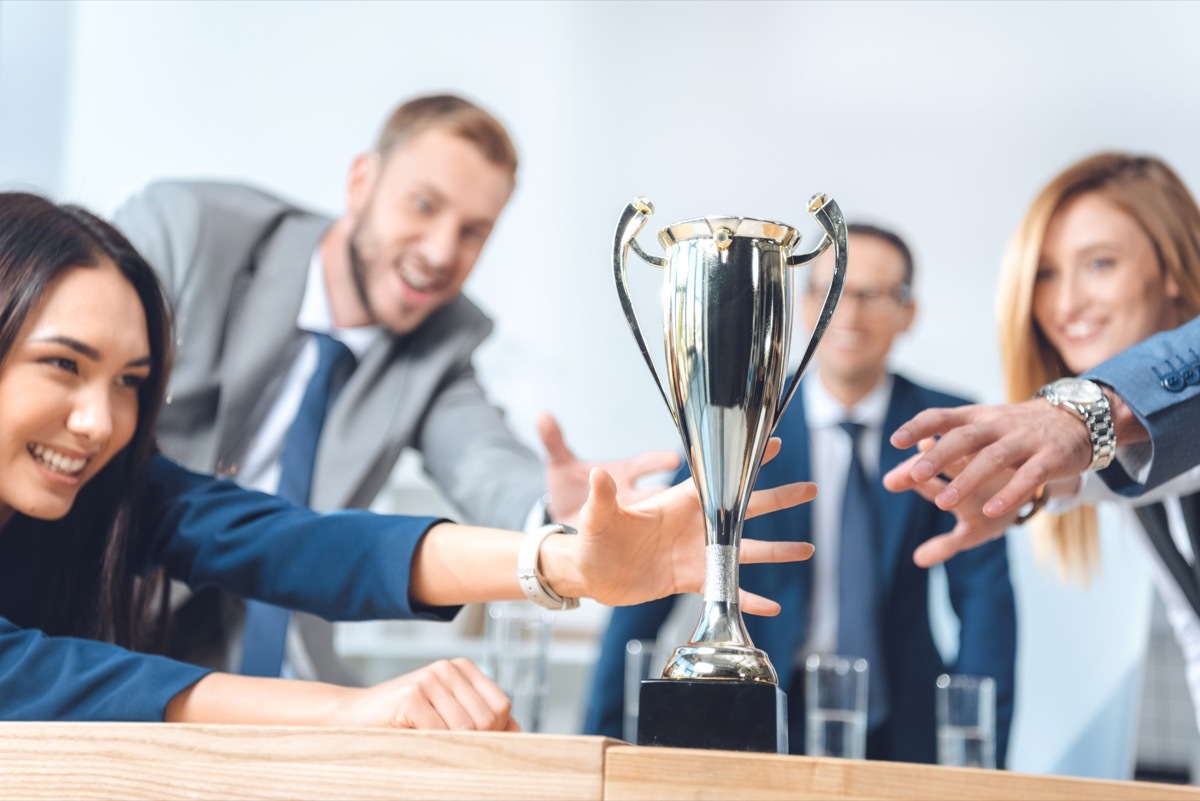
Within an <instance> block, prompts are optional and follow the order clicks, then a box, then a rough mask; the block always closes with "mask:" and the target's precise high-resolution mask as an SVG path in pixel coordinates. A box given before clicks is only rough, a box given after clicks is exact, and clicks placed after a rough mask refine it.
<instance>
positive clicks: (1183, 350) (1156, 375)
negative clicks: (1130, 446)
mask: <svg viewBox="0 0 1200 801" xmlns="http://www.w3.org/2000/svg"><path fill="white" fill-rule="evenodd" d="M1083 377H1084V378H1091V379H1094V380H1096V381H1100V382H1102V383H1105V384H1108V385H1109V386H1110V387H1112V388H1113V389H1114V390H1116V392H1117V394H1118V395H1120V396H1121V399H1122V400H1124V401H1125V403H1126V404H1128V406H1129V408H1130V409H1132V410H1133V413H1134V414H1135V415H1136V416H1137V418H1138V419H1139V420H1141V421H1142V425H1144V426H1145V427H1146V430H1147V431H1148V432H1150V444H1151V446H1152V448H1153V459H1152V461H1151V463H1150V473H1149V475H1147V476H1146V479H1145V482H1144V483H1138V482H1137V481H1136V480H1135V479H1134V478H1132V477H1131V476H1129V475H1128V474H1127V473H1126V472H1125V470H1124V469H1123V468H1122V467H1121V465H1120V464H1119V463H1118V462H1113V463H1112V465H1111V466H1109V467H1108V468H1107V469H1105V470H1102V471H1100V477H1101V478H1102V479H1104V481H1105V482H1106V483H1107V484H1108V485H1109V486H1110V487H1111V488H1112V489H1113V490H1115V491H1117V492H1119V493H1121V494H1122V495H1139V494H1141V493H1143V492H1145V491H1146V490H1150V489H1154V488H1155V487H1157V486H1158V485H1159V484H1161V483H1163V482H1164V481H1167V480H1168V479H1171V478H1174V477H1175V476H1177V475H1179V474H1180V473H1182V472H1184V471H1185V470H1188V469H1190V468H1192V467H1194V466H1195V465H1196V464H1198V463H1200V438H1197V437H1196V434H1195V432H1196V431H1198V430H1200V317H1197V318H1195V319H1193V320H1191V321H1190V322H1187V323H1184V324H1183V325H1181V326H1179V327H1178V328H1176V329H1174V330H1173V331H1164V332H1162V333H1160V334H1155V335H1154V336H1152V337H1150V338H1149V339H1145V340H1143V341H1141V342H1139V343H1138V344H1137V345H1134V346H1133V347H1132V348H1130V349H1128V350H1126V351H1124V352H1123V353H1119V354H1117V355H1116V356H1114V357H1112V358H1111V359H1109V360H1108V361H1106V362H1104V363H1102V364H1100V365H1098V366H1096V367H1095V368H1094V369H1092V370H1089V371H1088V372H1086V373H1084V374H1083ZM1117 444H1118V445H1120V443H1119V442H1118V443H1117Z"/></svg>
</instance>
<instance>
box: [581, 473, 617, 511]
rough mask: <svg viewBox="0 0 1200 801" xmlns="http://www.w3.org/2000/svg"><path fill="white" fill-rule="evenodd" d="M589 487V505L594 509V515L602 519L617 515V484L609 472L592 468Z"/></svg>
mask: <svg viewBox="0 0 1200 801" xmlns="http://www.w3.org/2000/svg"><path fill="white" fill-rule="evenodd" d="M588 485H589V492H588V505H589V506H591V507H592V514H593V515H595V516H599V517H601V518H607V517H610V516H612V515H615V514H616V513H617V510H618V508H619V507H618V505H617V482H616V481H614V480H613V477H612V476H611V475H609V473H608V471H607V470H605V469H604V468H602V467H594V468H592V472H591V473H590V474H589V475H588Z"/></svg>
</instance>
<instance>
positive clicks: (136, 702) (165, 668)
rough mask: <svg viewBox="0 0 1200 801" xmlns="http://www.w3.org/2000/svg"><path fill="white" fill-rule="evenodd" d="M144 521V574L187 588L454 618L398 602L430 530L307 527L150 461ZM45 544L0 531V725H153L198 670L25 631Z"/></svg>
mask: <svg viewBox="0 0 1200 801" xmlns="http://www.w3.org/2000/svg"><path fill="white" fill-rule="evenodd" d="M143 511H144V514H143V517H142V520H141V524H142V525H143V526H147V527H148V532H149V533H150V536H151V541H152V542H153V551H152V562H153V564H154V565H161V566H162V567H164V568H165V569H166V571H167V574H168V575H170V576H171V577H172V578H176V579H179V580H181V581H184V582H186V583H188V584H189V585H191V586H192V587H193V588H196V589H198V588H202V587H206V586H219V587H222V588H224V589H227V590H229V591H231V592H233V593H236V594H238V595H243V596H248V597H251V598H259V599H262V600H265V601H270V602H273V603H277V604H279V605H281V606H287V607H291V608H294V609H302V610H304V611H307V612H312V613H314V614H318V615H321V616H323V617H327V618H330V619H337V620H366V619H371V618H405V617H421V618H433V619H448V618H449V617H452V616H453V615H454V614H455V613H456V612H457V611H458V608H457V607H447V608H414V607H413V606H412V605H411V604H410V603H409V599H408V585H409V571H410V568H411V565H412V558H413V554H414V552H415V551H416V547H417V544H418V543H419V542H420V540H421V537H423V536H424V534H425V532H426V531H428V530H429V528H430V526H431V525H433V523H435V522H437V520H436V519H435V518H417V517H388V516H384V515H374V514H371V513H369V512H358V511H355V512H336V513H333V514H326V515H320V514H317V513H315V512H311V511H309V510H308V509H302V508H297V507H293V506H290V505H288V504H287V503H286V502H284V501H281V500H280V499H279V498H276V497H275V496H273V495H264V494H262V493H257V492H251V491H249V490H246V489H243V488H241V487H239V486H238V485H237V484H234V483H233V482H230V481H219V480H217V479H214V478H211V477H209V476H204V475H199V474H196V473H189V472H188V471H186V470H184V469H183V468H181V467H179V466H178V465H175V464H173V463H171V462H169V461H167V460H166V459H163V458H161V457H159V458H156V459H155V460H154V461H153V463H152V465H151V478H150V481H149V486H148V487H147V498H146V503H145V505H144V507H143ZM44 535H45V533H44V531H42V530H41V528H40V526H39V521H36V520H31V519H29V518H25V517H22V516H20V515H18V516H16V517H14V518H13V520H11V521H10V522H9V523H8V525H6V526H4V528H3V529H2V530H0V719H2V720H117V721H155V720H162V718H163V714H164V711H165V709H166V705H167V702H168V701H170V700H171V698H173V697H174V696H175V695H176V694H178V693H179V692H180V691H181V690H183V689H185V688H187V687H189V686H191V685H192V684H194V683H195V682H196V681H198V680H199V679H200V678H201V677H203V676H204V675H205V674H206V673H208V672H209V671H207V670H205V669H203V668H198V667H195V666H193V665H186V664H184V663H182V662H175V661H173V660H170V659H165V658H163V657H158V656H148V655H145V654H138V653H133V652H131V651H127V650H125V649H123V648H118V647H117V646H115V645H110V644H107V643H102V642H95V641H92V640H85V639H78V638H73V637H48V636H46V635H45V634H44V633H42V632H40V631H37V630H36V629H34V628H32V624H31V621H34V620H37V619H38V610H39V609H41V608H42V607H43V606H44V605H45V604H46V600H47V598H49V597H51V596H52V595H53V594H54V593H56V592H58V591H59V588H58V587H57V586H56V584H55V582H54V569H53V567H54V566H53V564H39V563H38V562H37V561H35V560H33V559H32V558H31V554H32V553H33V550H32V549H30V548H29V544H30V542H31V540H32V539H33V538H36V537H39V536H44ZM152 566H153V565H152ZM139 567H141V566H139Z"/></svg>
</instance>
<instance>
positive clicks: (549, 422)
mask: <svg viewBox="0 0 1200 801" xmlns="http://www.w3.org/2000/svg"><path fill="white" fill-rule="evenodd" d="M537 432H538V436H539V437H541V440H542V445H543V446H545V448H546V460H547V461H549V462H568V461H573V460H574V459H575V454H573V453H571V451H570V450H569V449H568V448H567V443H566V441H565V440H564V439H563V434H562V429H561V428H559V427H558V421H557V420H555V419H554V416H553V415H551V414H550V413H549V412H542V413H541V414H539V415H538V417H537Z"/></svg>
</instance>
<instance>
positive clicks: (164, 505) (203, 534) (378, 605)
mask: <svg viewBox="0 0 1200 801" xmlns="http://www.w3.org/2000/svg"><path fill="white" fill-rule="evenodd" d="M150 470H151V477H150V480H149V482H148V483H149V486H148V488H147V498H146V504H145V518H144V519H143V525H146V526H148V527H149V531H150V533H151V535H152V540H153V543H154V550H153V553H152V554H151V561H152V562H153V563H155V564H159V565H162V566H163V567H164V568H165V569H166V571H167V574H168V575H170V576H171V577H172V578H176V579H179V580H180V581H183V582H185V583H186V584H188V585H189V586H190V587H192V588H193V589H200V588H203V587H208V586H215V587H220V588H222V589H224V590H228V591H229V592H232V593H235V594H237V595H242V596H245V597H249V598H256V599H259V600H263V601H268V602H270V603H274V604H277V605H279V606H284V607H287V608H289V609H298V610H301V611H304V612H310V613H312V614H315V615H320V616H321V617H324V618H326V619H329V620H371V619H385V618H386V619H395V618H423V619H437V620H448V619H450V618H452V617H453V616H454V615H455V614H456V613H457V612H458V609H459V607H414V605H413V604H412V603H411V602H410V601H409V596H408V589H409V581H410V576H411V569H412V562H413V556H414V554H415V553H416V549H417V546H418V544H419V543H420V541H421V538H422V537H423V536H424V535H425V534H426V532H428V530H429V529H430V528H431V527H432V526H433V525H434V524H435V523H437V522H439V521H438V519H437V518H432V517H400V516H391V515H378V514H374V513H371V512H365V511H345V512H332V513H328V514H318V513H316V512H313V511H310V510H309V509H304V508H301V507H295V506H292V505H290V504H288V503H287V502H286V501H283V500H281V499H279V498H277V497H275V496H274V495H267V494H264V493H260V492H252V491H250V490H247V489H244V488H242V487H240V486H238V485H237V484H235V483H233V482H232V481H223V480H219V479H215V478H212V477H211V476H207V475H201V474H198V473H192V472H189V471H187V470H185V469H184V468H182V467H180V466H179V465H177V464H174V463H173V462H171V461H169V460H167V459H165V458H163V457H155V458H154V460H153V461H152V462H151V465H150Z"/></svg>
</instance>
